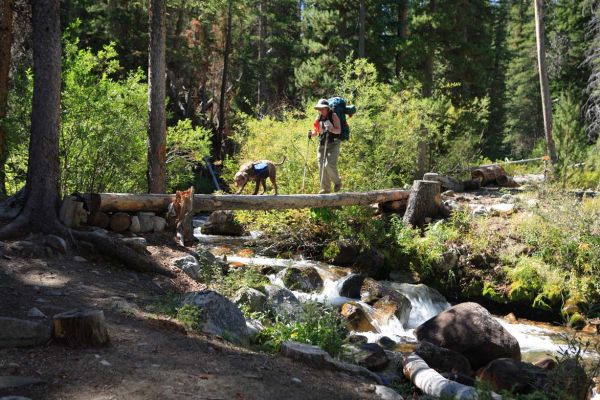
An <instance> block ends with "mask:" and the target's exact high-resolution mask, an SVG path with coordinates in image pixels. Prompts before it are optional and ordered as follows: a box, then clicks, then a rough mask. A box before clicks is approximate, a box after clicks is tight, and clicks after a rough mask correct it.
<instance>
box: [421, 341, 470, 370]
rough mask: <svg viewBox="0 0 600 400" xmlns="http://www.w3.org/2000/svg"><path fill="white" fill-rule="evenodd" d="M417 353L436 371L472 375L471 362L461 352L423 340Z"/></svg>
mask: <svg viewBox="0 0 600 400" xmlns="http://www.w3.org/2000/svg"><path fill="white" fill-rule="evenodd" d="M415 353H416V354H417V355H418V356H419V357H421V358H422V359H423V361H425V362H426V363H427V365H429V366H430V367H431V368H433V369H435V370H436V371H438V372H440V373H442V372H451V373H460V374H464V375H468V376H470V375H472V374H473V371H472V370H471V363H470V362H469V360H467V359H466V358H465V356H463V355H462V354H460V353H457V352H456V351H453V350H449V349H445V348H443V347H439V346H436V345H434V344H433V343H429V342H428V341H425V340H424V341H422V342H421V343H419V345H418V346H417V348H416V349H415Z"/></svg>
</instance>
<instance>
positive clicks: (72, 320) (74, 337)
mask: <svg viewBox="0 0 600 400" xmlns="http://www.w3.org/2000/svg"><path fill="white" fill-rule="evenodd" d="M52 325H53V332H54V337H55V338H57V339H59V340H64V341H65V342H66V343H67V344H68V345H69V346H73V347H98V346H104V345H106V344H108V342H109V341H110V339H109V336H108V330H107V329H106V322H105V320H104V313H103V312H102V310H71V311H67V312H64V313H61V314H56V315H55V316H54V318H53V320H52Z"/></svg>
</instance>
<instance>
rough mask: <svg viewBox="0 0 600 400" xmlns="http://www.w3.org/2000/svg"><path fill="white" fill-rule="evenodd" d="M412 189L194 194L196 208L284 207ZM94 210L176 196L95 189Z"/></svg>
mask: <svg viewBox="0 0 600 400" xmlns="http://www.w3.org/2000/svg"><path fill="white" fill-rule="evenodd" d="M408 195H409V192H408V191H407V190H402V189H385V190H374V191H370V192H343V193H329V194H292V195H279V196H275V195H263V196H251V195H213V194H196V195H194V212H195V213H199V212H203V211H217V210H284V209H291V208H316V207H339V206H351V205H369V204H375V203H385V202H389V201H396V200H404V199H408ZM85 199H86V204H87V206H88V209H90V210H94V211H95V210H99V211H103V212H116V211H121V212H129V213H132V212H138V211H154V212H159V213H162V212H166V211H167V209H168V206H169V204H170V203H172V202H173V201H174V200H175V195H171V194H126V193H94V194H86V195H85Z"/></svg>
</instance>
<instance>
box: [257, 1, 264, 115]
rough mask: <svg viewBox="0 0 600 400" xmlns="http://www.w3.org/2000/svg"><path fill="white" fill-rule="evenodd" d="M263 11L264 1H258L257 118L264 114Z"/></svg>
mask: <svg viewBox="0 0 600 400" xmlns="http://www.w3.org/2000/svg"><path fill="white" fill-rule="evenodd" d="M264 9H265V6H264V1H260V2H259V3H258V87H257V90H256V106H257V108H258V114H259V116H262V114H263V112H264V107H263V105H262V104H263V103H264V102H265V98H264V97H265V93H264V85H265V81H264V80H265V68H264V66H263V60H264V57H265V37H266V18H265V16H264V12H265V10H264Z"/></svg>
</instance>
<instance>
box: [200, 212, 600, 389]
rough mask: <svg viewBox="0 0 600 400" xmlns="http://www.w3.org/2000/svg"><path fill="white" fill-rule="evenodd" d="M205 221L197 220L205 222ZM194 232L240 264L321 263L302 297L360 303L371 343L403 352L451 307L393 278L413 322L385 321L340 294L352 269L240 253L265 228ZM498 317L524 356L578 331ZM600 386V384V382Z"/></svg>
mask: <svg viewBox="0 0 600 400" xmlns="http://www.w3.org/2000/svg"><path fill="white" fill-rule="evenodd" d="M201 221H202V220H199V221H198V222H196V221H195V222H196V226H199V225H200V223H201ZM194 235H195V236H196V238H198V240H199V241H200V244H201V245H202V246H203V247H205V248H206V249H207V250H212V251H214V250H216V249H218V250H220V252H223V250H224V249H225V250H229V253H230V254H227V262H229V263H240V264H243V265H249V266H251V265H262V266H273V267H275V268H278V269H283V268H285V267H291V266H297V267H313V268H315V269H316V270H317V271H318V273H319V275H320V276H321V278H322V280H323V289H322V290H321V291H320V292H318V293H315V292H313V293H304V292H300V291H292V292H293V293H294V294H295V295H296V297H297V298H298V299H299V300H300V301H303V302H306V301H316V302H319V303H324V304H328V305H332V306H341V305H342V304H344V303H346V302H353V303H355V304H358V305H359V306H360V307H361V308H362V309H363V310H364V312H365V314H366V315H367V317H368V319H369V322H370V323H371V325H372V326H373V327H374V328H375V330H374V331H371V332H351V335H361V336H365V337H367V339H368V342H377V341H378V340H379V339H380V338H382V337H383V336H387V337H388V338H390V339H392V340H394V341H395V342H396V343H397V350H398V351H401V352H404V353H406V352H410V351H412V349H413V348H414V347H415V346H416V344H417V340H416V337H415V335H414V331H415V328H417V327H418V326H419V325H421V324H422V323H423V322H425V321H427V320H428V319H430V318H432V317H434V316H436V315H437V314H439V313H440V312H442V311H444V310H446V309H447V308H449V307H450V306H451V304H450V303H448V301H446V299H445V298H444V297H443V296H442V295H441V294H440V293H439V292H437V291H436V290H434V289H431V288H429V287H428V286H426V285H423V284H420V285H410V284H403V283H397V282H388V284H389V285H390V286H391V287H392V288H393V289H396V290H397V291H399V292H400V293H401V294H402V295H404V296H405V297H407V298H408V299H409V300H410V303H411V306H412V309H411V310H410V314H409V318H408V321H407V322H406V323H405V324H402V322H401V321H400V320H398V318H397V317H396V316H392V317H391V318H389V320H387V322H386V323H384V324H382V323H380V322H379V321H378V320H377V318H376V316H375V310H374V309H373V308H372V307H371V306H370V305H368V304H367V303H365V302H363V301H360V300H357V299H351V298H348V297H343V296H341V295H340V291H339V289H340V283H341V281H342V280H343V278H344V277H346V276H347V275H349V274H351V270H350V269H349V268H343V267H337V266H333V265H329V264H326V263H322V262H317V261H311V260H306V259H280V258H270V257H262V256H252V257H245V256H239V255H235V252H236V250H238V249H241V248H244V245H245V243H246V242H247V241H250V240H253V239H256V238H257V237H258V236H259V233H257V232H253V233H251V235H250V236H243V237H229V236H214V235H204V234H202V233H201V232H200V228H197V229H196V230H195V232H194ZM268 278H269V280H270V281H271V283H273V284H276V285H279V286H282V287H285V285H284V283H283V282H282V280H281V279H280V278H279V277H278V276H277V274H272V275H268ZM495 318H496V319H497V321H498V322H499V323H500V324H501V325H502V326H503V327H504V328H505V329H506V330H507V331H508V332H510V333H511V334H512V335H513V336H514V337H515V338H516V339H517V341H518V342H519V345H520V347H521V354H522V359H523V361H526V362H536V361H539V360H540V359H542V358H544V357H554V356H557V355H559V354H560V352H561V351H564V350H565V348H566V343H567V340H566V337H567V335H568V334H572V331H571V330H569V329H567V328H564V327H557V326H553V325H550V324H546V323H539V322H535V321H525V320H518V321H517V322H516V323H511V322H509V321H507V320H506V319H504V318H502V317H499V316H496V317H495ZM588 338H589V339H592V340H595V341H597V340H598V336H595V337H592V336H588ZM584 358H585V359H588V360H589V361H590V363H591V362H596V361H598V360H599V359H600V354H598V353H596V352H587V353H585V354H584ZM599 386H600V385H599ZM599 389H600V388H599V387H598V386H597V387H596V390H595V391H594V394H593V397H592V400H600V391H599Z"/></svg>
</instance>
